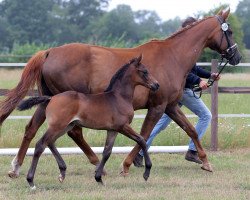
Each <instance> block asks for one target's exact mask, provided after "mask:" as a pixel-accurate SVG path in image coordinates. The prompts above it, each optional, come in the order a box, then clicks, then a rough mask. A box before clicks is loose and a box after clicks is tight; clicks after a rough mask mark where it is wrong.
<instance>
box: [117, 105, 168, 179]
mask: <svg viewBox="0 0 250 200" xmlns="http://www.w3.org/2000/svg"><path fill="white" fill-rule="evenodd" d="M165 107H166V105H160V106H157V107H151V108H149V110H148V113H147V115H146V118H145V120H144V122H143V125H142V128H141V133H140V134H141V135H142V136H143V137H144V139H146V140H147V139H148V137H149V135H150V133H151V131H152V130H153V128H154V126H155V124H156V123H157V122H158V121H159V119H160V118H161V116H162V114H163V112H164V110H165ZM140 149H141V147H140V146H139V145H138V144H136V145H135V147H134V148H133V150H132V151H131V152H130V153H129V155H128V156H127V157H126V158H125V160H124V161H123V164H122V165H123V169H122V171H121V174H122V175H124V176H125V175H127V174H128V172H129V167H130V165H131V164H132V163H133V160H134V158H135V156H136V155H137V153H138V152H139V151H140Z"/></svg>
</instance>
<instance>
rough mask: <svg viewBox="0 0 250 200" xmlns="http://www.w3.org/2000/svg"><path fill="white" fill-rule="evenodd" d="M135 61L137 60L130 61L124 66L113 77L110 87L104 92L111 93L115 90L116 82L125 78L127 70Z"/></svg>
mask: <svg viewBox="0 0 250 200" xmlns="http://www.w3.org/2000/svg"><path fill="white" fill-rule="evenodd" d="M135 59H136V58H133V59H132V60H130V61H129V62H128V63H127V64H125V65H123V66H122V67H121V68H120V69H119V70H118V71H117V72H116V73H115V74H114V75H113V77H112V78H111V80H110V83H109V86H108V87H107V88H106V90H104V92H109V91H111V90H112V88H113V86H114V84H115V82H116V81H117V80H120V79H121V78H122V77H123V75H124V74H125V72H126V71H127V69H128V68H129V66H130V64H131V63H132V62H134V61H135Z"/></svg>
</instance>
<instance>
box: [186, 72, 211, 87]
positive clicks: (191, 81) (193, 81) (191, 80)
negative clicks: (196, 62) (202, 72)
mask: <svg viewBox="0 0 250 200" xmlns="http://www.w3.org/2000/svg"><path fill="white" fill-rule="evenodd" d="M186 83H187V84H188V85H189V86H193V85H199V87H200V88H201V89H203V90H204V89H207V87H208V85H207V82H206V81H204V80H202V79H201V78H200V77H199V76H197V75H196V74H194V73H192V72H190V73H189V74H188V76H187V80H186Z"/></svg>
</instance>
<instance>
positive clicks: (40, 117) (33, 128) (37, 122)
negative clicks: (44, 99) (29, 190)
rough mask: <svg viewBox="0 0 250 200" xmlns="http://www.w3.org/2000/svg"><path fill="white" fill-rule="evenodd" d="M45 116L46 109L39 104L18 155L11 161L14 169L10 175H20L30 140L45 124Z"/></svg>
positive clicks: (15, 176) (27, 127)
mask: <svg viewBox="0 0 250 200" xmlns="http://www.w3.org/2000/svg"><path fill="white" fill-rule="evenodd" d="M45 118H46V117H45V109H44V107H43V106H41V105H39V106H38V108H37V109H36V112H35V113H34V115H33V117H32V118H31V120H30V122H29V123H28V125H27V126H26V128H25V133H24V137H23V140H22V143H21V146H20V148H19V150H18V153H17V155H16V157H15V158H14V159H13V160H12V162H11V165H12V170H11V171H9V173H8V175H9V177H11V178H17V177H18V176H19V170H20V167H21V165H22V164H23V160H24V157H25V155H26V152H27V150H28V148H29V145H30V142H31V140H32V139H33V138H34V136H35V134H36V132H37V130H38V129H39V127H40V126H41V125H42V124H43V122H44V120H45Z"/></svg>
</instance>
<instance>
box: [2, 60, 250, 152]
mask: <svg viewBox="0 0 250 200" xmlns="http://www.w3.org/2000/svg"><path fill="white" fill-rule="evenodd" d="M25 65H26V63H0V68H13V67H14V68H23V67H24V66H25ZM197 65H199V66H211V71H212V72H217V71H218V60H216V59H213V60H212V62H211V63H209V62H206V63H197ZM229 66H230V65H229ZM237 66H240V67H250V63H239V64H238V65H237ZM7 92H8V90H7V89H0V96H3V95H6V93H7ZM207 92H209V93H211V113H212V121H211V144H210V145H211V150H213V151H217V149H218V117H222V116H224V117H249V116H250V115H248V114H245V115H244V114H238V115H237V116H236V115H233V114H228V116H226V115H225V114H223V115H219V114H218V93H229V94H249V93H250V87H218V82H214V85H213V86H212V87H211V88H210V89H209V90H207ZM37 94H38V92H37V91H36V90H35V91H29V92H28V95H29V96H33V95H37ZM10 117H11V116H10ZM143 117H144V116H141V118H143ZM189 117H192V116H189ZM14 118H15V117H14ZM139 118H140V117H139Z"/></svg>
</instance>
